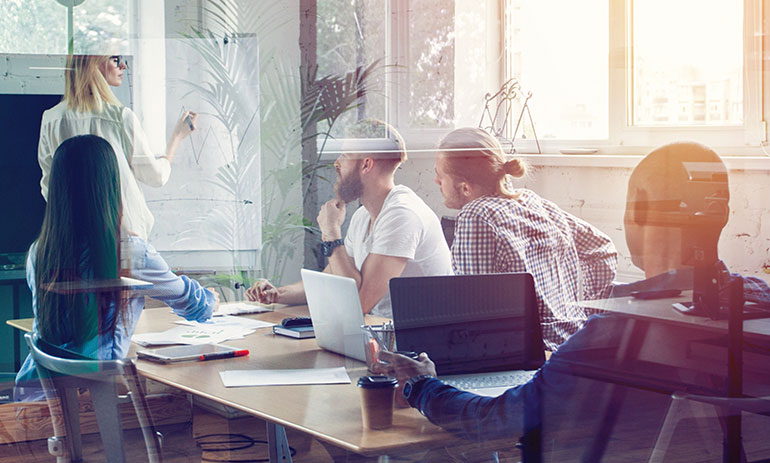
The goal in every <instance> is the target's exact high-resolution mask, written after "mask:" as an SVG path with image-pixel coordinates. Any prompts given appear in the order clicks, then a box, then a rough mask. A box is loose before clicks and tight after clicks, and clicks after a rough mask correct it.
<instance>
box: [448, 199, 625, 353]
mask: <svg viewBox="0 0 770 463" xmlns="http://www.w3.org/2000/svg"><path fill="white" fill-rule="evenodd" d="M452 263H453V266H454V270H455V273H456V274H458V275H463V274H478V273H503V272H528V273H531V274H532V276H533V277H534V280H535V291H536V296H537V302H538V310H539V312H540V321H541V325H542V331H543V341H544V343H545V346H546V348H548V349H550V350H556V349H557V348H558V346H559V345H560V344H562V343H563V342H564V341H566V340H567V338H568V337H569V336H571V335H572V334H573V333H574V332H576V331H577V330H578V329H580V328H581V327H582V326H583V324H584V323H585V320H586V318H587V315H586V312H585V311H584V310H583V309H582V308H581V307H580V306H579V305H578V303H577V302H578V301H579V300H580V299H582V298H587V297H601V296H602V295H604V294H605V293H606V292H607V291H609V287H610V283H611V282H612V279H613V278H614V276H615V268H616V265H617V252H616V251H615V247H614V246H613V245H612V242H611V240H610V239H609V238H608V237H607V236H606V235H604V234H603V233H601V232H600V231H598V230H597V229H595V228H594V227H592V226H591V225H590V224H588V223H587V222H584V221H582V220H580V219H578V218H576V217H573V216H571V215H570V214H568V213H566V212H564V211H562V210H561V209H559V208H558V207H557V206H556V205H554V204H553V203H550V202H548V201H545V200H543V199H542V198H540V197H539V196H537V195H536V194H535V193H533V192H531V191H529V190H520V195H519V198H518V199H509V198H500V197H482V198H479V199H477V200H474V201H472V202H470V203H468V204H466V205H465V207H463V209H462V210H461V211H460V213H459V214H458V216H457V223H456V225H455V240H454V243H453V244H452ZM581 287H582V288H581Z"/></svg>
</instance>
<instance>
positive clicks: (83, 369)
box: [24, 333, 123, 381]
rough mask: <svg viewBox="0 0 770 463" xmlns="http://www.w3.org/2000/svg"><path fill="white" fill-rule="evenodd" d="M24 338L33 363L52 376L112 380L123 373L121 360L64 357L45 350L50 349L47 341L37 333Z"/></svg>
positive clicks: (61, 351)
mask: <svg viewBox="0 0 770 463" xmlns="http://www.w3.org/2000/svg"><path fill="white" fill-rule="evenodd" d="M24 338H25V339H26V341H27V345H28V346H29V350H30V352H31V353H32V359H33V360H34V361H35V364H36V365H37V366H38V367H42V368H43V369H44V370H47V371H44V372H45V373H48V374H50V373H54V375H53V376H66V377H72V376H75V377H81V378H84V379H88V380H91V381H100V380H101V381H113V380H114V377H115V376H120V375H122V374H123V366H122V364H123V360H85V359H79V358H64V357H61V356H58V355H52V354H51V353H49V352H46V350H48V351H50V350H51V349H50V348H49V347H48V343H47V342H45V341H44V340H42V339H40V338H39V336H38V334H37V333H27V334H25V335H24ZM54 347H55V346H54ZM44 349H45V350H44ZM56 349H57V352H56V353H57V354H62V353H66V351H64V350H63V349H59V348H56Z"/></svg>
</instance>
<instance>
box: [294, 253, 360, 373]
mask: <svg viewBox="0 0 770 463" xmlns="http://www.w3.org/2000/svg"><path fill="white" fill-rule="evenodd" d="M300 273H301V275H302V284H303V285H304V286H305V296H306V297H307V306H308V309H309V310H310V318H311V319H312V320H313V331H315V339H316V342H318V347H320V348H321V349H325V350H328V351H331V352H334V353H337V354H341V355H344V356H346V357H350V358H354V359H356V360H360V361H362V362H365V361H366V357H365V354H364V341H363V333H362V331H361V325H363V324H364V314H363V311H362V310H361V299H360V298H359V296H358V286H357V285H356V281H355V280H353V279H352V278H347V277H342V276H338V275H332V274H329V273H323V272H315V271H313V270H308V269H304V268H303V269H302V270H301V271H300Z"/></svg>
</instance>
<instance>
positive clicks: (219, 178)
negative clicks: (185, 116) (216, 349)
mask: <svg viewBox="0 0 770 463" xmlns="http://www.w3.org/2000/svg"><path fill="white" fill-rule="evenodd" d="M166 52H167V53H166V56H167V68H166V69H167V79H168V82H167V100H168V101H169V102H171V101H174V102H179V103H181V104H182V105H183V106H184V107H185V108H189V109H191V110H194V111H196V112H198V113H199V115H200V117H199V118H198V121H197V123H196V131H195V132H194V133H193V136H191V137H190V143H189V144H185V145H183V147H180V154H179V155H178V156H177V158H176V161H175V163H174V168H173V169H172V175H171V178H170V179H169V182H168V184H167V185H166V186H165V187H164V188H161V189H158V190H149V189H148V190H145V191H146V196H147V202H148V204H149V205H150V208H151V210H152V212H153V214H154V215H155V219H156V220H155V228H154V230H153V234H152V237H151V240H152V241H153V243H154V244H155V246H156V247H157V248H158V249H160V250H162V251H191V250H194V251H198V250H204V251H226V252H228V253H231V254H232V255H233V262H236V261H237V255H238V253H239V252H240V251H254V250H258V249H260V247H261V243H260V237H261V210H260V204H261V199H260V198H261V196H260V195H261V192H260V162H259V160H260V121H259V117H258V116H259V72H258V68H259V66H258V48H257V43H256V39H255V38H253V37H242V38H241V37H239V38H233V39H231V40H229V41H228V43H227V44H225V43H223V41H221V40H216V39H215V38H214V37H213V36H203V34H200V35H199V36H198V37H196V38H184V39H172V40H167V41H166ZM176 108H178V106H177V107H175V108H174V112H176Z"/></svg>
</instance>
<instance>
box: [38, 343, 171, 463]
mask: <svg viewBox="0 0 770 463" xmlns="http://www.w3.org/2000/svg"><path fill="white" fill-rule="evenodd" d="M24 339H25V341H26V342H27V345H28V346H29V349H30V352H31V355H32V359H33V360H34V361H35V365H36V368H37V371H38V375H39V376H40V379H41V383H42V385H43V389H44V391H45V395H46V397H47V398H48V400H49V408H51V409H52V414H53V406H52V404H51V399H53V398H54V397H58V398H60V399H61V401H62V403H61V406H62V410H63V413H64V415H65V417H64V418H65V419H64V425H65V429H66V433H67V436H70V438H69V439H68V440H69V441H70V442H69V443H68V445H69V449H70V453H71V457H72V459H74V460H77V459H79V457H80V453H81V450H80V432H79V424H77V423H79V416H78V404H77V394H76V393H73V392H72V391H69V392H68V391H66V389H70V390H71V389H73V388H81V387H85V388H88V389H89V390H90V391H91V398H92V400H93V401H94V410H95V411H96V413H97V421H98V423H99V433H100V434H101V436H102V443H103V444H104V447H105V453H106V456H107V458H108V461H121V462H122V461H124V458H125V457H124V455H123V445H122V427H121V424H120V421H121V418H120V411H119V409H118V396H117V393H116V392H115V387H114V385H115V378H116V377H123V378H124V379H125V381H126V384H127V386H128V391H129V395H130V397H131V402H132V404H133V406H134V411H135V412H136V415H137V419H138V421H139V424H140V426H141V428H142V434H143V436H144V440H145V444H146V446H147V454H148V457H149V461H150V462H152V463H154V462H158V461H161V459H162V458H161V450H160V440H159V438H158V434H157V433H156V432H155V429H154V426H153V425H152V420H151V419H150V413H149V407H148V404H147V401H146V398H145V394H144V389H143V388H142V383H141V381H140V378H139V375H138V373H137V371H136V367H135V365H134V363H133V361H132V360H131V359H119V360H83V359H80V358H76V359H73V358H62V357H58V356H55V355H51V353H49V352H46V351H45V350H43V349H42V348H41V347H43V346H44V345H45V346H46V347H47V350H51V348H50V347H49V346H48V344H47V343H45V341H43V340H41V339H40V338H39V337H38V335H37V333H26V334H25V335H24ZM54 348H55V346H54ZM55 349H58V348H55ZM61 352H64V353H66V351H61ZM57 353H60V352H59V350H57ZM73 399H74V400H73ZM67 402H69V403H67ZM73 402H74V403H73ZM54 431H55V432H56V431H61V430H60V429H59V430H57V429H54ZM56 434H57V435H61V434H62V433H61V432H56ZM73 445H74V446H73Z"/></svg>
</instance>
